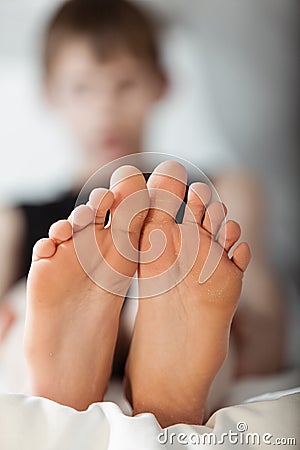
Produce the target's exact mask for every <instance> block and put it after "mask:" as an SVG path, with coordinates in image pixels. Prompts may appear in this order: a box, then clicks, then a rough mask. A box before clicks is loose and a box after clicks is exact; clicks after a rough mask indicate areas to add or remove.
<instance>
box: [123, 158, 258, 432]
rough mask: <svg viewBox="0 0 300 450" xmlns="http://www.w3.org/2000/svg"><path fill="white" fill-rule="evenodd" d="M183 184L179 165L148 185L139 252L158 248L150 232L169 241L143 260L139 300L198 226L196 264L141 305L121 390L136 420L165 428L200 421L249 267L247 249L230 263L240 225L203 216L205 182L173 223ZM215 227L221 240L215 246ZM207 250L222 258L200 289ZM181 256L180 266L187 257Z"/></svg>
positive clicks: (212, 214)
mask: <svg viewBox="0 0 300 450" xmlns="http://www.w3.org/2000/svg"><path fill="white" fill-rule="evenodd" d="M185 179H186V174H185V169H184V168H183V167H182V166H180V165H179V164H178V163H174V162H166V163H163V164H161V165H160V166H159V167H158V168H157V169H156V170H155V172H154V173H153V174H152V175H151V177H150V179H149V181H148V188H149V194H150V201H151V210H150V211H149V214H148V216H147V219H146V221H145V225H144V228H143V233H142V238H141V241H140V248H141V251H142V252H143V251H147V250H148V249H149V247H150V242H151V243H152V246H155V240H153V239H152V241H151V233H152V236H153V231H154V230H155V229H159V230H162V231H163V233H164V235H165V236H166V239H167V243H166V247H165V250H164V252H163V253H162V255H161V256H160V257H159V258H158V259H157V260H155V261H153V262H145V263H143V259H142V260H141V263H140V265H139V279H140V294H141V295H143V293H144V291H145V290H146V292H147V293H150V291H149V286H148V284H147V282H146V281H145V279H146V280H147V278H149V277H150V278H151V277H153V276H157V274H158V273H163V272H164V271H165V270H168V269H169V268H170V267H171V265H172V264H173V262H174V255H176V254H178V252H179V251H180V250H179V249H178V243H179V242H180V240H181V239H182V240H183V241H184V240H187V241H188V240H190V239H191V236H192V227H195V224H196V227H197V229H198V231H199V233H200V244H199V248H198V250H197V255H196V260H195V263H194V265H193V266H192V268H191V270H190V271H189V273H188V274H187V275H186V277H185V278H184V279H183V280H182V281H181V282H180V283H178V284H177V285H174V287H170V288H169V290H168V291H167V292H164V293H163V294H160V295H154V296H151V297H150V296H149V298H144V299H142V300H140V303H139V309H138V314H137V318H136V324H135V329H134V335H133V339H132V344H131V349H130V354H129V358H128V361H127V369H126V389H127V394H128V396H129V398H130V400H131V402H132V405H133V410H134V414H138V413H142V412H152V413H154V414H155V416H156V418H157V419H158V421H159V422H160V424H161V426H163V427H167V426H170V425H172V424H175V423H179V422H180V423H189V424H201V423H202V421H203V414H204V409H205V404H206V399H207V395H208V391H209V388H210V385H211V383H212V381H213V379H214V377H215V375H216V373H217V372H218V370H219V368H220V367H221V365H222V363H223V362H224V359H225V357H226V355H227V350H228V340H229V333H230V326H231V321H232V318H233V315H234V312H235V310H236V307H237V304H238V300H239V297H240V293H241V288H242V278H243V272H244V271H245V270H246V268H247V265H248V263H249V261H250V250H249V247H248V245H247V244H245V243H241V244H239V246H238V247H236V249H235V250H234V252H233V256H232V257H231V258H230V257H229V256H228V251H229V250H230V249H231V247H232V246H233V245H234V244H235V243H236V241H237V240H238V239H239V237H240V228H239V225H238V224H237V223H236V222H233V221H230V222H228V223H227V224H226V225H223V226H222V225H221V222H222V220H223V219H224V217H225V214H226V209H225V208H224V207H223V205H221V204H216V203H213V204H211V205H210V206H209V207H208V209H207V211H206V213H205V215H204V212H205V204H206V203H207V202H208V201H209V191H208V188H207V186H205V185H203V184H202V183H195V184H193V185H192V186H191V187H190V190H189V198H188V206H189V208H190V212H186V215H185V218H184V221H183V224H182V225H177V224H176V223H175V220H174V218H175V215H176V212H177V209H178V202H176V200H175V198H176V197H178V198H180V199H181V200H182V199H183V197H184V192H185V184H184V183H185ZM166 192H167V194H168V193H169V206H168V208H166V210H167V211H162V210H161V209H160V208H161V199H162V198H163V196H164V195H165V193H166ZM174 194H175V196H176V197H175V198H174ZM173 200H174V201H173ZM220 211H223V213H222V214H220ZM203 215H204V219H203ZM202 220H203V221H202ZM201 224H202V225H201ZM220 227H221V230H220V236H219V242H215V241H213V239H214V236H215V235H216V234H217V232H218V231H219V229H220ZM225 227H226V230H225ZM180 232H181V236H182V237H180ZM220 244H222V245H220ZM223 246H224V248H223ZM182 248H184V247H182ZM209 252H212V253H215V254H218V255H220V260H219V262H218V264H217V267H216V270H215V271H214V272H213V274H212V275H211V276H210V278H209V279H208V280H207V281H206V282H204V283H202V284H200V283H199V276H200V274H201V272H202V269H203V267H204V265H205V261H206V258H207V256H208V254H209ZM184 256H185V258H183V260H185V259H186V257H187V256H188V255H184ZM181 270H183V266H182V265H179V268H178V270H177V277H178V276H179V278H180V271H181ZM166 281H170V280H169V279H168V278H166ZM172 281H173V280H171V282H172ZM152 284H153V283H152ZM171 285H172V283H171ZM171 285H170V286H171ZM153 293H154V291H153Z"/></svg>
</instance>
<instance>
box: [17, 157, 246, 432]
mask: <svg viewBox="0 0 300 450" xmlns="http://www.w3.org/2000/svg"><path fill="white" fill-rule="evenodd" d="M186 178H187V176H186V171H185V169H184V167H183V166H181V165H180V164H178V163H175V162H170V161H169V162H165V163H163V164H161V165H160V166H158V167H157V168H156V170H155V171H154V172H153V174H152V175H151V177H150V178H149V181H148V186H147V185H146V182H145V179H144V177H143V175H142V174H141V173H140V172H139V171H138V170H137V169H136V168H134V167H132V166H124V167H121V168H119V169H118V170H117V171H115V172H114V174H113V176H112V179H111V188H110V190H106V189H96V190H95V191H93V192H92V193H91V195H90V199H89V202H88V204H87V205H81V206H80V207H78V208H76V209H75V210H74V212H73V214H72V217H70V218H69V220H62V221H59V222H57V223H55V224H54V225H52V227H51V228H50V231H49V238H47V239H42V240H41V241H39V242H38V243H37V244H36V246H35V248H34V252H33V262H32V266H31V269H30V273H29V277H28V288H27V297H28V300H27V315H26V327H25V343H24V344H25V354H26V358H27V363H28V367H29V372H30V380H31V388H32V393H33V394H34V395H39V396H42V397H46V398H49V399H51V400H54V401H57V402H58V403H62V404H65V405H67V406H71V407H73V408H76V409H78V410H85V409H86V408H87V407H88V406H89V405H90V404H92V403H94V402H99V401H102V400H103V396H104V393H105V391H106V388H107V384H108V381H109V377H110V373H111V366H112V361H113V355H114V349H115V344H116V339H117V334H118V327H119V317H120V312H121V308H122V305H123V302H124V298H125V296H126V292H127V289H128V287H129V284H130V281H131V278H132V277H133V276H134V274H135V272H136V270H137V269H138V275H139V292H140V296H141V298H140V302H139V310H138V314H137V318H136V323H135V329H134V335H133V339H132V342H131V348H130V352H129V356H128V360H127V366H126V377H125V387H126V392H127V395H128V397H129V398H130V400H131V402H132V406H133V413H134V414H138V413H141V412H152V413H154V414H155V416H156V417H157V419H158V421H159V422H160V424H161V425H162V426H169V425H171V424H174V423H178V422H184V423H192V424H201V423H202V420H203V413H204V408H205V403H206V398H207V395H208V391H209V388H210V385H211V383H212V381H213V379H214V377H215V375H216V373H217V371H218V370H219V368H220V366H221V365H222V363H223V361H224V359H225V357H226V354H227V348H228V339H229V332H230V326H231V321H232V318H233V315H234V312H235V310H236V307H237V303H238V299H239V296H240V292H241V286H242V278H243V272H244V271H245V269H246V267H247V265H248V263H249V260H250V251H249V247H248V245H247V244H245V243H242V244H239V245H238V246H237V247H236V248H235V250H234V252H233V255H232V257H231V258H230V257H229V256H228V252H229V251H230V249H231V248H232V246H233V245H234V244H235V243H236V242H237V240H238V239H239V237H240V228H239V225H238V224H237V223H235V222H232V221H229V222H227V223H226V224H222V222H223V219H224V216H225V214H226V212H225V208H224V206H223V205H222V204H221V203H211V204H210V206H208V208H206V205H207V204H208V203H209V201H210V190H209V188H208V187H207V186H206V185H205V184H203V183H194V184H193V185H191V186H190V188H189V193H188V203H187V208H186V213H185V217H184V220H183V223H182V224H181V225H178V224H176V222H175V216H176V213H177V211H178V208H179V206H180V203H181V202H182V200H183V198H184V195H185V190H186ZM107 211H110V224H109V225H108V226H104V223H105V217H106V214H107ZM195 233H196V234H195ZM197 236H198V239H199V240H198V244H199V245H197V242H196V238H197ZM216 236H217V237H218V239H216ZM162 237H163V239H162ZM94 241H96V246H95V242H94ZM162 243H163V244H164V245H163V250H161V245H162ZM95 247H96V248H97V250H96V251H95ZM158 247H160V248H159V254H157V251H156V250H157V249H158ZM138 249H139V251H140V254H138ZM179 254H181V257H180V258H177V255H179ZM191 254H194V258H193V261H192V264H190V262H189V264H188V265H189V267H187V266H186V261H187V260H188V261H190V255H191ZM151 255H152V256H151ZM153 255H155V257H153ZM210 255H214V260H215V261H217V264H216V268H215V270H214V271H211V272H212V273H211V274H210V277H209V278H208V279H207V280H206V281H205V282H202V283H200V282H199V276H200V274H201V273H203V269H204V267H205V266H206V265H207V261H209V258H210ZM138 256H139V257H140V260H139V262H138ZM178 261H179V262H178Z"/></svg>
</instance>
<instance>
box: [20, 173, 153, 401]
mask: <svg viewBox="0 0 300 450" xmlns="http://www.w3.org/2000/svg"><path fill="white" fill-rule="evenodd" d="M145 188H146V183H145V179H144V177H143V175H142V174H141V173H140V172H139V171H138V170H137V169H136V168H134V167H131V166H124V167H121V168H119V169H117V171H115V172H114V174H113V176H112V178H111V190H109V191H108V190H106V189H97V190H95V191H93V192H92V193H91V196H90V200H89V202H88V205H81V206H79V207H78V208H76V209H75V210H74V212H73V214H72V215H71V217H70V218H69V220H61V221H59V222H57V223H55V224H54V225H52V227H51V228H50V230H49V238H47V239H42V240H40V241H38V242H37V244H36V245H35V247H34V251H33V262H32V266H31V269H30V272H29V276H28V283H27V314H26V324H25V339H24V346H25V355H26V359H27V364H28V368H29V372H30V379H31V390H32V394H34V395H38V396H42V397H46V398H49V399H51V400H54V401H56V402H58V403H62V404H64V405H67V406H71V407H73V408H76V409H78V410H85V409H86V408H87V407H88V406H89V405H90V404H91V403H93V402H96V401H101V400H102V399H103V395H104V393H105V390H106V386H107V383H108V379H109V376H110V372H111V366H112V359H113V354H114V349H115V344H116V338H117V333H118V325H119V315H120V311H121V308H122V305H123V302H124V296H125V294H126V291H127V289H128V286H129V283H130V280H131V277H132V276H133V275H134V273H135V271H136V269H137V262H134V261H129V260H128V259H127V258H126V255H125V256H124V254H123V255H121V254H120V253H119V249H118V248H117V246H116V245H115V242H118V245H121V244H122V243H123V242H126V240H127V238H128V237H130V242H131V243H132V244H133V246H134V247H135V248H138V242H139V236H140V232H141V228H142V225H143V221H144V219H145V217H146V215H147V208H148V205H149V199H148V192H147V190H146V189H145ZM140 194H141V195H140ZM135 195H138V198H139V199H140V207H141V212H140V214H138V215H135V203H136V202H135ZM122 202H123V203H124V202H125V205H126V209H127V211H130V209H132V211H133V214H132V215H131V218H133V220H130V221H128V222H126V221H125V220H124V221H123V222H122V221H120V220H119V218H118V207H120V205H122ZM108 209H109V210H110V212H111V225H110V226H108V227H106V228H104V220H105V216H106V212H107V210H108ZM93 222H95V223H93ZM113 232H114V239H115V240H113ZM91 236H93V237H95V239H96V243H97V245H95V246H93V241H91ZM125 248H126V247H125ZM82 249H83V250H84V251H82ZM99 251H100V252H101V254H100V253H99ZM85 258H86V260H85ZM79 259H80V262H79ZM86 261H88V262H89V263H90V265H89V266H87V264H85V270H87V269H88V271H89V276H87V273H86V271H84V270H83V267H82V264H83V263H85V262H86ZM106 263H108V265H109V266H108V267H109V270H110V271H111V272H109V271H108V272H107V270H108V269H107V266H106ZM103 273H106V277H104V278H105V279H106V281H108V285H109V283H111V285H110V287H111V292H109V291H107V290H105V289H104V288H103V287H101V286H99V285H98V284H97V283H96V282H95V281H99V283H101V280H102V279H103ZM91 278H92V279H93V280H94V281H92V280H91ZM105 286H106V287H107V284H106V285H105ZM116 292H117V294H116Z"/></svg>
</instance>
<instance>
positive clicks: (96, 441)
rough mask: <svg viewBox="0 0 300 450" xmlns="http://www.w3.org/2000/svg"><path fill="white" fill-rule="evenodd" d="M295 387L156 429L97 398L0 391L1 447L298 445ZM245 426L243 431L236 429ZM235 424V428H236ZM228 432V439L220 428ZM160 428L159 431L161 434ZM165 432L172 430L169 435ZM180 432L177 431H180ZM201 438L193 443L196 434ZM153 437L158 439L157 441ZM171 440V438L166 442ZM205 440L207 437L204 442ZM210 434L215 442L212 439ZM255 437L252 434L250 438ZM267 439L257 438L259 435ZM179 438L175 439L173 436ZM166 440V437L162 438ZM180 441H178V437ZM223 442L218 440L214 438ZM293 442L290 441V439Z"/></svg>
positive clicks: (83, 449)
mask: <svg viewBox="0 0 300 450" xmlns="http://www.w3.org/2000/svg"><path fill="white" fill-rule="evenodd" d="M299 392H300V390H298V392H296V393H294V394H290V395H285V394H286V393H281V394H280V398H278V399H275V400H268V401H261V402H254V403H247V404H246V403H245V404H242V405H238V406H232V407H228V408H224V409H221V410H219V411H217V412H216V413H215V414H214V415H213V416H212V417H211V418H210V419H209V421H208V422H207V424H206V425H205V426H190V425H183V424H179V425H175V426H172V427H170V428H168V429H167V431H164V432H163V431H162V429H161V428H160V426H159V424H158V423H157V421H156V419H155V417H154V416H153V415H152V414H141V415H139V416H136V417H129V416H126V415H124V414H123V413H122V412H121V410H120V409H119V407H118V406H116V405H115V404H113V403H109V402H107V403H97V404H94V405H92V406H90V408H89V409H88V410H87V411H85V412H77V411H75V410H73V409H71V408H67V407H65V406H61V405H58V404H57V403H54V402H52V401H49V400H45V399H41V398H36V397H25V396H23V395H18V394H1V395H0V449H1V450H69V449H70V450H104V449H105V450H156V449H181V448H185V449H194V448H205V449H206V448H219V447H220V448H222V449H230V448H242V447H243V445H242V444H238V443H236V440H237V439H239V441H238V442H241V439H242V437H241V436H243V439H246V436H247V435H249V436H250V437H249V439H250V441H251V439H253V438H251V435H250V433H257V434H258V435H259V439H260V443H261V445H260V446H256V445H253V442H252V441H251V442H250V445H247V446H245V448H250V449H254V448H260V449H262V448H270V445H271V448H272V447H273V445H272V444H273V443H274V442H275V439H278V438H279V439H293V441H292V443H291V444H290V445H284V448H286V449H287V448H288V449H289V448H291V449H296V448H299V444H300V435H299V430H300V427H299V408H300V393H299ZM245 428H247V430H246V431H242V430H243V429H245ZM238 429H240V431H238ZM230 430H231V432H232V433H235V435H232V436H231V438H230V439H229V438H228V437H226V436H223V438H222V433H229V432H230ZM161 433H162V434H161ZM171 433H175V434H176V436H174V435H173V438H171V436H172V435H171ZM182 433H183V434H182ZM205 433H213V435H211V436H207V437H206V438H205V439H207V441H206V443H203V445H200V446H199V445H195V444H194V442H196V437H197V436H199V435H200V436H202V439H204V437H203V435H204V434H205ZM159 438H160V441H161V443H160V442H159ZM171 439H173V443H171ZM209 439H212V440H211V441H209ZM214 439H215V440H216V441H214ZM256 439H258V438H257V437H256ZM264 439H265V440H267V442H270V443H271V444H268V443H267V442H265V443H264V442H263V440H264ZM178 440H179V441H178ZM166 441H167V442H166ZM180 441H181V442H180ZM220 441H224V443H223V444H222V445H221V444H218V442H220ZM256 442H258V441H256ZM295 443H296V444H295Z"/></svg>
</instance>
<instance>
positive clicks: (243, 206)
mask: <svg viewBox="0 0 300 450" xmlns="http://www.w3.org/2000/svg"><path fill="white" fill-rule="evenodd" d="M43 64H44V82H45V90H46V93H47V97H48V99H49V101H50V103H51V104H52V105H53V106H54V107H55V108H56V109H57V111H58V112H59V113H60V115H61V116H62V117H63V119H64V120H65V121H66V122H67V124H68V126H70V127H71V128H72V130H73V133H74V135H75V136H76V137H77V139H78V141H79V143H80V146H81V149H82V151H83V153H84V165H83V167H82V180H81V181H83V180H85V179H86V178H87V177H88V176H89V175H90V174H91V173H93V172H94V171H95V170H97V169H98V168H99V167H101V166H102V165H104V164H106V163H107V162H109V161H112V160H114V159H116V158H119V157H121V156H125V155H127V154H130V153H134V152H139V151H142V148H143V131H144V128H145V125H146V122H147V119H148V116H149V114H150V112H151V110H152V108H153V106H154V105H155V103H156V102H157V101H158V100H159V99H160V98H162V96H163V94H164V92H165V90H166V75H165V73H164V70H163V68H162V66H161V63H160V59H159V51H158V45H157V42H156V34H155V30H154V27H153V25H152V24H151V22H150V20H149V18H148V17H147V16H146V15H145V14H144V13H143V12H142V11H141V10H140V9H139V8H137V7H136V6H134V5H133V4H131V3H129V2H127V1H125V0H71V1H69V2H66V3H64V4H63V5H62V7H60V8H59V10H58V11H57V12H56V14H55V15H54V17H53V18H52V19H51V21H50V24H49V26H48V29H47V33H46V37H45V45H44V56H43ZM216 187H217V189H218V191H219V193H220V195H221V198H222V199H223V200H224V201H225V202H226V204H227V205H228V207H229V215H230V216H233V217H234V218H235V219H237V220H238V221H239V222H240V224H241V225H242V227H243V231H244V238H245V239H246V240H247V241H248V242H249V244H250V246H251V248H252V249H253V259H252V263H251V264H250V267H249V270H248V274H247V277H246V280H245V287H244V298H243V302H242V303H241V308H240V311H239V314H238V315H237V319H236V323H235V328H236V334H237V336H239V340H238V352H239V359H238V361H239V362H238V367H237V373H238V374H239V375H245V374H249V373H269V372H272V371H274V370H277V369H278V368H279V367H280V365H281V357H282V341H283V339H282V333H283V331H282V313H281V311H282V310H281V307H280V302H281V294H280V291H279V290H278V288H277V286H276V282H275V279H274V277H273V275H272V273H271V272H270V270H269V267H268V263H267V262H266V258H265V252H264V249H263V243H262V242H263V240H262V239H261V238H262V237H263V234H262V232H261V230H262V225H263V216H262V211H261V208H260V205H261V193H260V190H259V189H258V188H257V187H256V185H255V183H253V182H252V181H251V180H249V179H248V178H247V177H246V178H245V177H244V176H242V175H240V176H234V175H232V174H229V175H228V176H226V177H219V178H218V179H217V180H216ZM77 191H78V186H76V187H75V188H74V191H73V192H70V193H67V194H66V195H64V196H63V197H62V198H60V199H56V200H54V201H53V202H52V203H50V204H43V205H22V206H20V207H19V208H17V209H15V210H8V211H5V212H3V214H2V217H1V220H0V224H1V229H0V246H1V250H2V257H3V259H4V260H5V261H6V262H7V263H6V267H5V271H3V273H2V276H1V279H0V296H4V294H5V292H6V291H7V289H8V288H9V287H10V286H11V285H12V283H14V281H15V280H16V279H17V278H18V277H21V276H25V275H26V274H27V272H28V269H29V267H30V262H31V252H32V247H33V245H34V243H35V242H36V241H37V240H38V239H40V238H41V237H43V236H45V235H46V234H47V231H48V229H49V227H50V225H51V224H52V223H53V222H55V221H56V220H58V219H60V218H62V217H67V216H68V215H69V213H70V212H71V210H72V209H73V206H74V204H75V200H76V197H77ZM237 192H238V194H239V195H238V196H237ZM253 330H254V331H253Z"/></svg>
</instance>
